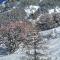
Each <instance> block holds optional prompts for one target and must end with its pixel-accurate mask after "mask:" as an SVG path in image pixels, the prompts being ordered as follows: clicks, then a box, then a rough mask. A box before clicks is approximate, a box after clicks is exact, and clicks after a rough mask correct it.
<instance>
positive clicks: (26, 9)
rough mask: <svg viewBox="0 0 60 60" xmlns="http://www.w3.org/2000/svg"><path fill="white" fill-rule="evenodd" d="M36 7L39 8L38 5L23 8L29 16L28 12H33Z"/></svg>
mask: <svg viewBox="0 0 60 60" xmlns="http://www.w3.org/2000/svg"><path fill="white" fill-rule="evenodd" d="M38 8H39V6H35V5H30V6H28V7H26V8H25V9H24V10H25V12H26V13H27V16H29V15H30V14H32V13H35V12H36V11H37V9H38Z"/></svg>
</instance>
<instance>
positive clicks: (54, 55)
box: [0, 27, 60, 60]
mask: <svg viewBox="0 0 60 60" xmlns="http://www.w3.org/2000/svg"><path fill="white" fill-rule="evenodd" d="M39 34H40V35H41V36H42V37H43V36H46V37H43V38H44V39H47V45H48V48H49V49H48V51H47V53H49V56H50V57H51V60H60V27H57V28H54V29H50V30H46V31H41V32H39ZM50 34H51V37H49V39H48V38H47V36H48V35H50ZM52 36H56V37H55V38H52ZM22 45H23V44H21V45H20V48H19V49H18V50H17V51H16V52H15V53H13V54H11V55H6V56H1V57H0V60H27V58H28V57H27V55H26V53H25V49H22ZM37 51H40V52H43V51H42V50H37ZM30 53H33V50H31V51H30ZM43 53H44V52H43ZM42 57H43V56H42ZM42 57H41V58H42ZM46 58H47V57H46Z"/></svg>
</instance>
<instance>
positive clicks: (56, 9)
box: [48, 6, 60, 14]
mask: <svg viewBox="0 0 60 60" xmlns="http://www.w3.org/2000/svg"><path fill="white" fill-rule="evenodd" d="M48 12H49V14H51V13H54V9H50V10H48ZM55 12H56V13H59V12H60V8H59V7H58V6H56V7H55Z"/></svg>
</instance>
